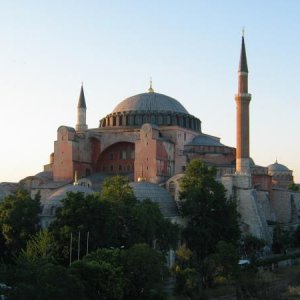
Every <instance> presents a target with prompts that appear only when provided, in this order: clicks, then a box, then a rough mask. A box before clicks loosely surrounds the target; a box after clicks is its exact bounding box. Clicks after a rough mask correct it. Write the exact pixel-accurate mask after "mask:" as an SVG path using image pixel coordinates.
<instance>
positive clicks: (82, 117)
mask: <svg viewBox="0 0 300 300" xmlns="http://www.w3.org/2000/svg"><path fill="white" fill-rule="evenodd" d="M87 129H88V126H87V124H86V104H85V98H84V92H83V85H81V90H80V96H79V100H78V105H77V124H76V131H85V130H87Z"/></svg>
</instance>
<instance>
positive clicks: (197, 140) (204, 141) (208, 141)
mask: <svg viewBox="0 0 300 300" xmlns="http://www.w3.org/2000/svg"><path fill="white" fill-rule="evenodd" d="M188 145H189V146H219V147H221V146H224V145H223V144H221V143H220V142H219V140H218V139H216V138H213V137H210V136H208V135H198V136H195V137H194V138H193V139H192V141H191V142H189V143H188Z"/></svg>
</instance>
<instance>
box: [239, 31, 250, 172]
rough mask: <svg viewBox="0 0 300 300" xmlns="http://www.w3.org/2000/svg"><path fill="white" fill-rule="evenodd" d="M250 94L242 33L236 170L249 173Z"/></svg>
mask: <svg viewBox="0 0 300 300" xmlns="http://www.w3.org/2000/svg"><path fill="white" fill-rule="evenodd" d="M250 100H251V94H249V93H248V65H247V56H246V49H245V41H244V35H243V37H242V49H241V57H240V64H239V70H238V93H237V94H236V95H235V102H236V122H237V123H236V129H237V132H236V172H237V173H238V174H248V175H250V153H249V103H250Z"/></svg>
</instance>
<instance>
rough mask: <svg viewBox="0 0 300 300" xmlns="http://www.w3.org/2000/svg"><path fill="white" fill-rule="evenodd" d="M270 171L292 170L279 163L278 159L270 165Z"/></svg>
mask: <svg viewBox="0 0 300 300" xmlns="http://www.w3.org/2000/svg"><path fill="white" fill-rule="evenodd" d="M268 171H269V172H287V171H290V170H289V169H288V168H287V167H286V166H284V165H282V164H279V163H277V161H276V162H275V163H274V164H271V165H269V166H268Z"/></svg>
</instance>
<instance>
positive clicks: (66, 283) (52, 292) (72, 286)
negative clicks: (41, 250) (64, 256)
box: [8, 263, 88, 300]
mask: <svg viewBox="0 0 300 300" xmlns="http://www.w3.org/2000/svg"><path fill="white" fill-rule="evenodd" d="M11 286H13V287H14V288H13V289H12V290H11V292H10V295H9V298H8V299H16V300H23V299H24V300H27V299H32V300H52V299H58V300H73V299H78V300H87V299H88V298H87V297H85V295H84V289H83V286H82V284H81V282H80V281H79V280H78V279H77V278H76V277H75V276H72V275H69V274H68V272H67V270H66V269H65V268H64V267H62V266H59V265H54V264H51V263H45V264H44V263H40V264H38V263H36V264H27V265H24V264H19V265H17V268H16V274H15V280H14V282H12V284H11Z"/></svg>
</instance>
